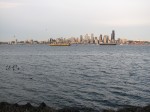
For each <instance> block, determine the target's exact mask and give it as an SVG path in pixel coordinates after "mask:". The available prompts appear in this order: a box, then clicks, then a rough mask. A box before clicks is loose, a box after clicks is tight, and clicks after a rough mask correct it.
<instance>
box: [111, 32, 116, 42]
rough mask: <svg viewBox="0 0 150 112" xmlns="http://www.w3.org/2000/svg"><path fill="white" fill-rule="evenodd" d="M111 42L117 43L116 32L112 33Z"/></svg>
mask: <svg viewBox="0 0 150 112" xmlns="http://www.w3.org/2000/svg"><path fill="white" fill-rule="evenodd" d="M111 42H115V31H114V30H113V31H112V33H111Z"/></svg>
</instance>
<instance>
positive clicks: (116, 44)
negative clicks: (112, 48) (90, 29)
mask: <svg viewBox="0 0 150 112" xmlns="http://www.w3.org/2000/svg"><path fill="white" fill-rule="evenodd" d="M99 45H117V44H116V43H100V44H99Z"/></svg>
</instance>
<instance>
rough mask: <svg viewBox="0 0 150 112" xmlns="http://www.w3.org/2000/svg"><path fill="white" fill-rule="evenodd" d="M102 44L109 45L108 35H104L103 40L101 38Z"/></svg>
mask: <svg viewBox="0 0 150 112" xmlns="http://www.w3.org/2000/svg"><path fill="white" fill-rule="evenodd" d="M103 43H105V44H106V43H109V36H108V35H104V38H103Z"/></svg>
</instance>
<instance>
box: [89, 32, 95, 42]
mask: <svg viewBox="0 0 150 112" xmlns="http://www.w3.org/2000/svg"><path fill="white" fill-rule="evenodd" d="M90 43H91V44H93V43H94V34H93V33H92V34H91V41H90Z"/></svg>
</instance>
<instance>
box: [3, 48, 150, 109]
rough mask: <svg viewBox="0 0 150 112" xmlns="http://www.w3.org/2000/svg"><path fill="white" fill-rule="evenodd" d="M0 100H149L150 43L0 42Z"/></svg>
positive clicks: (95, 103) (115, 103) (112, 104)
mask: <svg viewBox="0 0 150 112" xmlns="http://www.w3.org/2000/svg"><path fill="white" fill-rule="evenodd" d="M14 65H17V66H15V67H14ZM0 101H7V102H10V103H17V102H19V103H26V102H31V103H33V104H39V103H41V102H45V103H46V104H47V105H49V106H51V107H55V108H63V107H66V106H69V107H83V108H93V109H95V110H99V109H102V108H118V107H123V106H125V105H136V106H138V105H139V106H144V105H147V104H150V46H98V45H77V46H76V45H73V46H70V47H50V46H47V45H0Z"/></svg>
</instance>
